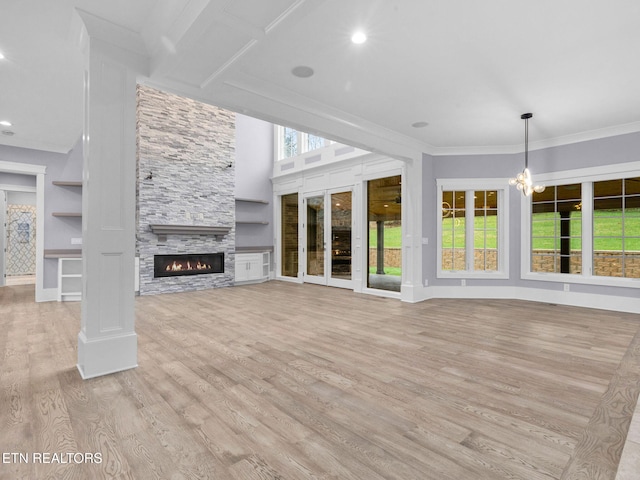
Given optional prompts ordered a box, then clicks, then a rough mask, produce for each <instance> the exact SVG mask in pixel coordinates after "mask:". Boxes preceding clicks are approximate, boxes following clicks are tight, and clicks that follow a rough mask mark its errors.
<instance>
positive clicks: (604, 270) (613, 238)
mask: <svg viewBox="0 0 640 480" xmlns="http://www.w3.org/2000/svg"><path fill="white" fill-rule="evenodd" d="M593 274H594V275H598V276H607V277H623V278H640V177H635V178H625V179H618V180H605V181H601V182H594V183H593Z"/></svg>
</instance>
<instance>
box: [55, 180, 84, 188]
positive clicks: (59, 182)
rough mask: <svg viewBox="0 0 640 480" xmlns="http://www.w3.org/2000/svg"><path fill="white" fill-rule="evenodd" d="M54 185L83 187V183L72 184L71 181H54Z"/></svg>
mask: <svg viewBox="0 0 640 480" xmlns="http://www.w3.org/2000/svg"><path fill="white" fill-rule="evenodd" d="M51 183H53V184H54V185H57V186H58V187H82V182H71V181H66V180H65V181H63V180H54V181H53V182H51Z"/></svg>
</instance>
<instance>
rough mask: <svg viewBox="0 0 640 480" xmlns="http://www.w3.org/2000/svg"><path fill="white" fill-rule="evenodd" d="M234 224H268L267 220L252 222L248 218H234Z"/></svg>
mask: <svg viewBox="0 0 640 480" xmlns="http://www.w3.org/2000/svg"><path fill="white" fill-rule="evenodd" d="M236 225H269V222H259V221H256V222H252V221H248V220H236Z"/></svg>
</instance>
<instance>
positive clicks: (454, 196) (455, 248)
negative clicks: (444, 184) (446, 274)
mask: <svg viewBox="0 0 640 480" xmlns="http://www.w3.org/2000/svg"><path fill="white" fill-rule="evenodd" d="M465 196H466V192H456V191H455V190H454V191H445V192H442V235H441V239H442V247H441V250H442V270H448V271H454V270H466V258H467V255H466V247H465V244H466V226H465V221H466V211H465Z"/></svg>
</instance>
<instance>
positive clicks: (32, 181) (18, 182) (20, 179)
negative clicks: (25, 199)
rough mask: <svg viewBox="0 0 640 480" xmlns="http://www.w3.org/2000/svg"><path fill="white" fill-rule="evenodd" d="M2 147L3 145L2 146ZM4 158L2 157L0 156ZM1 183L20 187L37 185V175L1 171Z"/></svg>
mask: <svg viewBox="0 0 640 480" xmlns="http://www.w3.org/2000/svg"><path fill="white" fill-rule="evenodd" d="M0 148H2V147H0ZM0 160H2V158H0ZM0 185H13V186H19V187H35V186H36V177H35V175H18V174H17V173H3V172H0Z"/></svg>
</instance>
